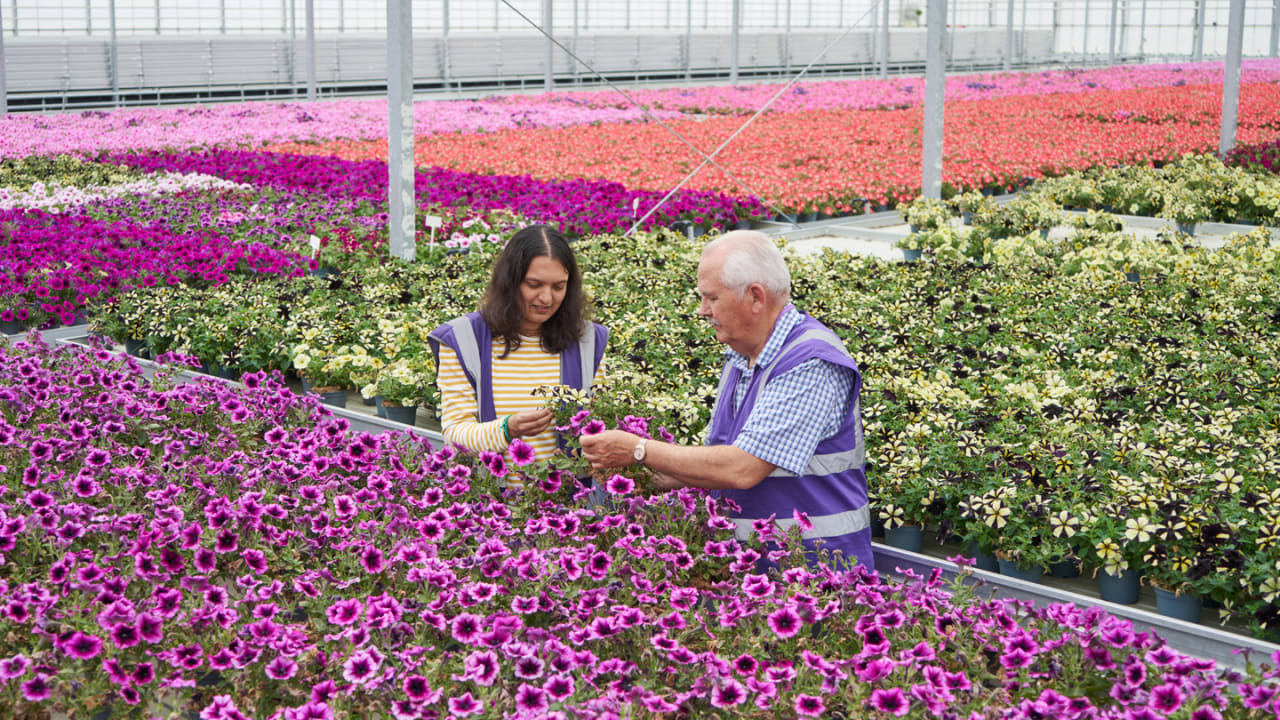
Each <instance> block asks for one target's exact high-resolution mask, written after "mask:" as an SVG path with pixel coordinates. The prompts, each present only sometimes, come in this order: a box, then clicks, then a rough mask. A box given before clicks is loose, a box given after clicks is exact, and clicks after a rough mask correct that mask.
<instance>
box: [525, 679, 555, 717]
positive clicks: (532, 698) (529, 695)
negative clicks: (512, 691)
mask: <svg viewBox="0 0 1280 720" xmlns="http://www.w3.org/2000/svg"><path fill="white" fill-rule="evenodd" d="M549 707H551V703H550V701H549V700H548V699H547V691H546V690H543V689H542V688H539V687H534V686H532V685H529V684H527V683H520V687H518V688H516V710H517V711H518V712H527V713H541V712H545V711H546V710H547V708H549Z"/></svg>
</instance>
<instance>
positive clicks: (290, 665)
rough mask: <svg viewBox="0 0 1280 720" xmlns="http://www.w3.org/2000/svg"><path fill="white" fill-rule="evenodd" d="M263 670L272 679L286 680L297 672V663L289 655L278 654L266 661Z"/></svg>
mask: <svg viewBox="0 0 1280 720" xmlns="http://www.w3.org/2000/svg"><path fill="white" fill-rule="evenodd" d="M263 672H265V673H266V674H267V677H269V678H271V679H272V680H288V679H289V678H291V677H293V676H294V674H295V673H297V672H298V663H297V661H295V660H294V659H293V658H291V657H287V656H285V655H280V656H277V657H276V659H274V660H272V661H271V662H269V663H267V665H266V667H264V668H263Z"/></svg>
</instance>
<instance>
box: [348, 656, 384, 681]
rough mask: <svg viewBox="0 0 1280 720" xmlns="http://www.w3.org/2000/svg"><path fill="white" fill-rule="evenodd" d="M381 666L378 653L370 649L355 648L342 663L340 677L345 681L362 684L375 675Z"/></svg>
mask: <svg viewBox="0 0 1280 720" xmlns="http://www.w3.org/2000/svg"><path fill="white" fill-rule="evenodd" d="M381 666H382V659H381V657H380V656H379V655H377V654H375V653H374V652H372V651H370V650H356V651H355V652H354V653H352V654H351V657H349V658H347V660H346V662H344V663H342V677H343V679H344V680H346V681H347V682H351V683H355V684H357V685H363V684H365V683H367V682H369V681H370V680H372V679H373V678H375V677H377V674H378V668H380V667H381Z"/></svg>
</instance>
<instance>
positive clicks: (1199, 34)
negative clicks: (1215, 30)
mask: <svg viewBox="0 0 1280 720" xmlns="http://www.w3.org/2000/svg"><path fill="white" fill-rule="evenodd" d="M1204 10H1205V0H1196V27H1195V31H1196V34H1195V49H1194V50H1193V51H1192V54H1191V61H1192V62H1200V61H1201V60H1203V59H1204Z"/></svg>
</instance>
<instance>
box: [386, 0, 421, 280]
mask: <svg viewBox="0 0 1280 720" xmlns="http://www.w3.org/2000/svg"><path fill="white" fill-rule="evenodd" d="M412 5H413V3H412V0H387V138H388V148H387V170H388V173H389V180H390V182H389V183H388V185H389V188H388V196H387V209H388V212H389V216H388V218H387V230H388V231H389V232H390V250H391V257H395V258H402V259H404V260H412V259H414V257H415V256H416V255H417V250H416V246H415V243H414V236H413V211H414V192H413V191H414V187H413V180H414V172H413V162H414V160H413V12H412Z"/></svg>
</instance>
